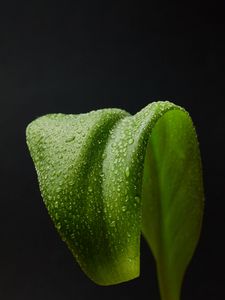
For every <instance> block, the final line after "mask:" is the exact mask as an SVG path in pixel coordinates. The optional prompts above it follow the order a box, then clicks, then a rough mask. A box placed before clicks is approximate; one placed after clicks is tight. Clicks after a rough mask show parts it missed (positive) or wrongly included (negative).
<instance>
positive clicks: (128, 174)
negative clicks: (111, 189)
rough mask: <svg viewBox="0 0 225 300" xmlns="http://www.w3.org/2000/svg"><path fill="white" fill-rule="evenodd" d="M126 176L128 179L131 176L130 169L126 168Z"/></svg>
mask: <svg viewBox="0 0 225 300" xmlns="http://www.w3.org/2000/svg"><path fill="white" fill-rule="evenodd" d="M125 175H126V177H129V176H130V169H129V167H126V170H125Z"/></svg>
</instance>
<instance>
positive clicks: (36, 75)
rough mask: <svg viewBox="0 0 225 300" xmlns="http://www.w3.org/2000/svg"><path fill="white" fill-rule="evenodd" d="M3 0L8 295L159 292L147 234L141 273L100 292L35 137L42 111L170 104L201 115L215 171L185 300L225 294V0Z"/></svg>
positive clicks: (0, 259) (4, 284) (3, 289)
mask: <svg viewBox="0 0 225 300" xmlns="http://www.w3.org/2000/svg"><path fill="white" fill-rule="evenodd" d="M5 2H6V3H4V4H2V2H1V4H0V6H1V7H0V104H1V106H0V107H1V118H0V124H1V146H0V149H1V150H0V151H1V156H0V159H1V177H0V182H1V191H0V193H1V197H0V207H1V209H0V222H1V226H0V236H1V244H0V299H2V300H12V299H16V300H30V299H33V300H36V299H38V300H39V299H41V300H42V299H44V300H45V299H46V300H51V299H54V300H61V299H63V300H72V299H77V300H88V299H93V298H94V299H118V300H120V299H121V300H122V299H129V300H132V299H142V300H144V299H153V300H157V299H159V295H158V288H157V281H156V274H155V269H154V262H153V258H152V256H151V253H150V252H149V251H148V249H147V247H146V244H145V242H144V241H142V245H141V247H142V250H141V251H142V257H141V276H140V278H139V279H136V280H133V281H131V282H128V283H124V284H120V285H117V286H112V287H99V286H96V285H95V284H94V283H92V282H91V281H90V280H89V279H88V278H86V276H85V275H84V274H83V273H82V272H81V270H80V268H79V266H78V265H77V264H76V263H75V262H74V260H73V257H72V255H71V254H70V252H69V251H68V249H67V247H66V246H65V244H64V243H63V242H61V240H60V238H59V236H58V235H57V233H56V231H55V229H54V228H53V225H52V223H51V221H50V219H49V217H48V215H47V211H46V209H45V207H44V205H43V202H42V199H41V197H40V193H39V189H38V184H37V179H36V174H35V171H34V166H33V163H32V161H31V158H30V156H29V153H28V150H27V147H26V144H25V128H26V125H27V124H28V123H29V122H30V121H32V120H33V119H34V118H36V117H37V116H40V115H43V114H46V113H52V112H63V113H80V112H87V111H90V110H92V109H98V108H103V107H120V108H124V109H126V110H128V111H129V112H131V113H135V112H136V111H138V110H140V109H141V108H142V107H144V106H145V105H147V104H148V103H149V102H151V101H155V100H170V101H173V102H175V103H177V104H179V105H181V106H184V107H185V108H186V109H187V110H188V111H189V112H190V114H191V116H192V118H193V121H194V123H195V125H196V129H197V132H198V136H199V140H200V147H201V153H202V159H203V167H204V182H205V195H206V205H205V215H204V224H203V231H202V235H201V239H200V243H199V245H198V248H197V251H196V252H195V255H194V258H193V260H192V262H191V265H190V267H189V269H188V272H187V274H186V277H185V281H184V286H183V292H182V299H183V300H185V299H190V300H195V299H196V300H197V299H198V300H199V299H204V300H206V299H212V300H215V299H225V284H224V281H225V276H224V272H223V271H224V268H225V263H224V262H225V260H224V253H225V244H224V230H225V218H224V208H225V206H224V175H225V172H224V160H225V159H224V154H225V143H224V139H225V124H224V110H223V107H224V105H223V102H224V100H225V41H224V36H225V21H224V14H225V5H224V1H223V2H222V1H221V2H219V1H214V2H212V1H211V3H209V4H207V3H203V4H202V3H201V2H198V1H196V3H191V2H190V1H180V2H179V3H175V2H171V1H168V2H164V3H163V2H162V1H148V4H146V3H143V2H138V1H123V0H121V1H91V0H89V1H88V0H83V1H71V2H70V1H61V2H60V3H57V2H56V1H52V2H51V1H10V0H9V1H5Z"/></svg>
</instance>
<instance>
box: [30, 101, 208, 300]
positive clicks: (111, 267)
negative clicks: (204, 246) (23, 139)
mask: <svg viewBox="0 0 225 300" xmlns="http://www.w3.org/2000/svg"><path fill="white" fill-rule="evenodd" d="M43 118H47V119H43ZM53 119H56V120H53ZM44 120H45V121H44ZM62 120H63V121H62ZM52 121H53V123H52ZM54 122H55V123H54ZM60 122H61V123H60ZM185 122H186V123H185ZM50 123H51V124H50ZM181 125H182V126H181ZM62 127H63V128H64V129H63V130H62ZM77 128H78V129H79V130H80V132H82V134H83V137H84V138H83V139H82V138H81V139H80V140H79V139H78V138H77V135H79V134H78V130H77ZM57 130H58V131H57ZM43 134H44V138H43V137H42V139H41V138H40V137H38V136H39V135H43ZM85 138H86V139H85ZM187 138H188V139H187ZM187 140H188V142H187V143H185V141H187ZM190 141H191V143H190ZM27 142H28V146H29V149H30V151H31V155H32V158H33V160H34V163H35V166H36V169H37V172H38V177H39V183H40V188H41V191H42V195H43V198H44V201H45V203H46V206H47V208H48V210H49V212H50V215H51V217H52V219H53V222H54V223H55V224H56V226H57V224H58V223H60V222H58V220H59V219H60V220H61V223H63V226H61V225H60V228H59V226H58V231H59V233H60V234H61V236H62V238H63V239H64V240H65V241H66V243H67V245H68V246H69V248H70V250H71V251H72V253H73V254H74V256H75V257H76V259H77V261H78V262H79V264H80V265H81V267H82V269H83V270H84V272H85V273H86V274H87V275H88V276H89V277H90V278H91V279H92V280H93V281H95V282H96V283H98V284H102V285H108V284H115V283H118V282H122V281H127V280H130V279H133V278H135V277H137V276H138V275H139V259H140V234H141V231H142V232H143V234H144V236H145V238H146V240H147V241H148V244H149V246H150V248H151V249H152V251H153V255H154V257H155V259H156V263H157V268H158V277H159V281H160V289H161V296H162V299H165V300H170V299H171V300H172V299H173V300H176V299H179V294H180V286H181V282H182V278H183V274H184V271H185V269H186V267H187V264H188V262H189V261H190V258H191V256H192V254H193V251H194V248H195V246H196V243H197V240H198V237H199V233H200V224H201V219H202V198H203V189H202V181H201V180H202V179H201V163H200V155H199V150H198V143H197V139H196V134H195V130H194V127H193V125H192V122H191V119H190V117H189V116H188V114H187V113H186V112H185V111H184V110H183V109H181V108H180V107H178V106H176V105H174V104H172V103H170V102H156V103H152V104H150V105H148V106H147V107H146V108H144V109H143V110H141V111H140V112H139V113H137V114H136V115H134V116H130V115H129V114H127V113H125V112H124V111H121V110H113V109H111V110H110V109H108V110H100V111H96V112H92V113H88V114H83V115H80V116H74V115H73V116H71V115H70V116H65V115H54V117H53V115H51V116H47V117H42V119H41V118H40V119H37V120H36V121H34V122H33V123H31V125H30V126H29V127H28V130H27ZM77 142H78V143H77ZM70 144H71V145H73V146H72V148H71V147H70ZM74 145H77V146H74ZM187 146H189V148H188V147H187ZM73 147H75V149H76V151H74V149H73ZM58 149H61V150H60V151H59V150H58ZM165 149H170V151H167V152H165ZM171 149H172V150H171ZM177 149H178V150H179V151H177ZM186 149H188V151H186ZM175 150H176V151H175ZM171 151H172V152H171ZM153 152H155V156H154V157H153V155H152V153H153ZM65 153H66V154H65ZM190 153H191V154H193V153H194V154H195V156H194V157H191V156H190ZM149 155H150V157H149ZM187 158H188V159H187ZM188 160H190V161H191V163H192V168H191V169H190V168H189V173H190V174H188V175H186V176H187V177H188V179H189V181H190V182H191V183H195V185H194V187H193V186H192V189H191V188H190V187H189V188H190V189H189V190H185V188H184V187H185V185H182V182H180V181H179V180H178V179H179V178H180V177H181V175H182V174H183V173H184V170H185V164H184V161H188ZM177 161H178V163H177ZM43 162H44V164H43ZM71 166H72V167H71ZM149 166H150V167H149ZM171 166H172V167H173V173H172V174H171V176H168V174H170V172H171ZM176 166H177V167H176ZM74 170H76V172H75V171H74ZM190 170H192V171H193V170H194V171H195V172H196V174H195V180H194V181H191V180H190V178H192V175H193V172H191V171H190ZM59 171H61V174H59V176H52V173H51V172H55V173H56V174H57V172H59ZM159 171H160V172H159ZM71 172H72V173H71ZM182 172H183V173H182ZM75 173H76V174H75ZM183 175H184V174H183ZM46 176H47V179H46V178H45V177H46ZM65 176H67V177H65ZM48 177H49V178H51V177H53V179H52V180H49V178H48ZM185 181H186V182H187V178H185ZM50 182H51V184H49V183H50ZM69 182H71V183H72V184H71V185H70V184H69ZM168 182H169V183H170V184H169V186H171V187H173V189H170V188H168ZM52 183H53V186H54V189H52ZM60 183H61V185H62V186H64V187H66V188H65V189H64V190H65V191H64V193H57V188H59V187H58V186H59V184H60ZM174 187H179V190H180V191H178V192H177V191H176V193H175V189H174ZM180 187H182V188H180ZM81 189H83V192H82V193H81V196H80V197H79V199H76V198H77V196H78V194H79V191H80V192H81ZM196 191H197V195H196V197H194V199H191V200H185V201H187V202H188V203H195V201H196V203H197V204H198V205H199V207H198V209H195V210H194V211H195V212H196V211H198V214H196V215H195V216H192V217H193V218H192V219H193V220H195V225H194V226H193V228H194V229H193V228H192V231H190V230H189V229H190V228H189V229H188V230H189V231H190V232H192V234H193V233H195V236H194V238H193V241H192V243H190V247H189V252H188V251H186V252H187V253H186V254H183V258H182V259H180V262H179V263H177V254H176V251H177V252H178V253H179V255H181V257H182V253H183V252H184V251H183V252H182V247H183V246H182V245H183V244H182V243H180V242H176V243H175V244H176V245H178V247H177V248H176V251H175V250H173V251H172V250H171V249H173V246H174V240H173V238H172V236H173V235H175V236H180V235H179V234H177V233H174V228H177V224H182V220H183V219H182V218H180V219H179V218H178V217H179V216H180V215H182V216H184V213H183V211H185V209H184V207H182V205H181V203H182V202H181V201H180V202H178V204H179V205H177V204H176V205H175V206H174V207H175V209H174V208H173V209H171V207H172V206H170V205H169V200H168V199H171V198H174V197H175V196H176V197H178V196H179V193H180V194H181V195H186V196H187V195H192V194H193V192H195V193H196ZM174 193H175V194H174ZM58 196H60V197H61V198H60V199H61V200H60V201H61V207H60V208H59V207H58V206H59V201H57V200H56V199H57V197H58ZM49 197H50V198H49ZM176 197H175V198H176ZM180 197H181V196H180ZM182 197H183V196H182ZM182 197H181V198H182ZM178 198H179V197H178ZM68 199H70V201H69V202H68ZM141 200H142V201H141ZM56 203H58V204H57V207H55V206H56ZM71 203H72V204H71ZM51 206H54V209H52V208H51ZM71 206H72V211H71V209H69V208H70V207H71ZM177 207H178V208H177ZM189 207H190V205H189V206H188V208H189ZM169 208H170V213H169V214H168V213H167V214H166V215H165V211H166V212H167V211H168V210H169ZM173 210H174V211H173ZM78 211H79V212H78ZM171 211H172V212H173V213H171ZM190 211H191V210H190ZM96 212H99V213H96ZM181 212H182V214H181ZM74 215H75V216H76V217H75V220H72V219H73V216H74ZM78 215H79V217H78ZM168 216H169V217H168ZM171 216H172V217H171ZM174 216H175V217H174ZM141 218H142V219H141ZM88 219H89V221H88ZM165 219H167V221H166V222H167V225H168V224H169V225H168V226H166V231H165V228H164V227H163V226H162V224H163V222H165ZM65 220H66V222H65ZM168 220H169V221H168ZM57 222H58V223H57ZM61 223H60V224H61ZM189 223H190V222H189ZM189 223H188V222H187V224H189ZM79 224H83V225H82V226H80V225H79ZM189 225H190V224H189ZM167 227H168V228H167ZM186 227H188V226H186ZM189 227H190V226H189ZM184 228H185V226H184ZM185 230H186V229H185ZM67 231H68V232H69V234H68V233H67ZM164 231H165V232H166V234H165V232H164ZM71 236H73V237H72V238H71ZM185 243H187V241H186V242H185ZM187 248H188V247H187ZM177 249H178V250H177ZM167 252H168V253H169V252H170V255H169V254H168V253H167ZM171 253H173V255H172V254H171ZM174 253H175V254H174ZM173 273H175V274H176V275H171V274H173ZM162 274H163V276H162ZM171 276H172V277H171Z"/></svg>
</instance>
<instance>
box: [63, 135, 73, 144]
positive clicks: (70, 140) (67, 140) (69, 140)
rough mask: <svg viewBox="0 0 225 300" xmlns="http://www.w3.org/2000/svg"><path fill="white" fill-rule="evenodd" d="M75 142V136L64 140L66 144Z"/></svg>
mask: <svg viewBox="0 0 225 300" xmlns="http://www.w3.org/2000/svg"><path fill="white" fill-rule="evenodd" d="M74 140H75V136H71V137H69V138H68V139H66V140H65V142H66V143H69V142H72V141H74Z"/></svg>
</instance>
